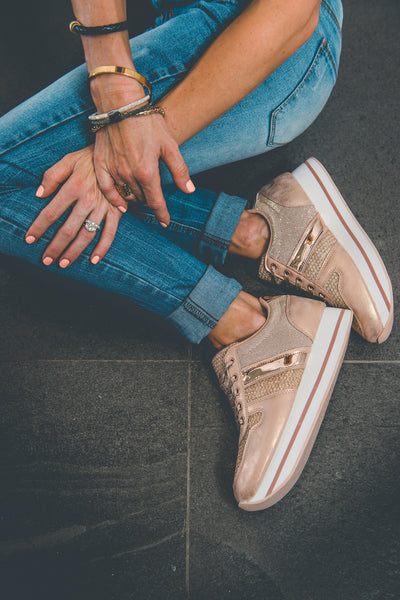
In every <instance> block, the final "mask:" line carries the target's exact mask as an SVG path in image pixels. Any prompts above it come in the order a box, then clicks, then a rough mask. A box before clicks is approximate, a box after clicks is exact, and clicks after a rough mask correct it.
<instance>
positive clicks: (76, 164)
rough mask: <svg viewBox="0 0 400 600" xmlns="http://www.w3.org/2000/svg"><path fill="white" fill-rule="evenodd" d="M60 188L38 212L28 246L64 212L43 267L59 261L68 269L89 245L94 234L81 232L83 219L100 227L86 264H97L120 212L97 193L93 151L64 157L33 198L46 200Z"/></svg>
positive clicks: (115, 225)
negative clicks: (70, 209) (98, 235)
mask: <svg viewBox="0 0 400 600" xmlns="http://www.w3.org/2000/svg"><path fill="white" fill-rule="evenodd" d="M60 185H61V187H60V189H59V190H58V192H57V194H56V195H55V196H54V198H53V199H52V200H51V201H50V202H49V204H47V206H46V207H45V208H44V209H43V210H42V211H41V213H40V214H39V216H38V217H37V219H35V221H34V222H33V223H32V225H31V226H30V228H29V229H28V231H27V233H26V237H25V240H26V242H27V243H28V244H32V243H34V242H36V241H37V240H38V239H39V238H40V237H41V236H42V235H43V234H44V233H45V231H47V229H48V228H49V227H50V225H52V224H53V223H55V222H56V221H57V220H58V219H59V218H60V217H61V216H62V215H63V214H64V213H65V211H66V210H67V209H68V208H70V207H71V206H73V208H72V211H71V214H70V215H69V216H68V218H67V220H66V221H65V223H64V224H63V225H61V227H60V228H59V230H58V231H57V233H56V235H55V236H54V238H53V239H52V241H51V242H50V244H49V245H48V246H47V248H46V250H45V252H44V254H43V263H44V264H45V265H47V266H48V265H51V264H52V263H53V262H54V261H55V260H56V259H58V258H59V265H60V267H61V268H65V267H68V266H69V265H70V264H72V263H73V262H74V260H76V259H77V258H78V256H79V255H80V254H81V253H82V252H83V251H84V250H85V248H86V247H87V246H88V245H89V244H90V243H91V242H92V241H93V239H94V237H95V235H96V231H94V232H90V231H87V230H86V229H85V227H84V226H83V225H84V222H85V220H86V219H89V220H90V221H93V222H94V223H96V224H97V225H100V224H101V223H102V222H103V221H104V226H103V229H102V231H101V234H100V239H99V241H98V243H97V245H96V247H95V249H94V250H93V252H92V254H91V257H90V260H91V262H92V263H93V264H97V263H98V262H99V261H100V260H101V259H102V258H103V257H104V255H105V254H106V253H107V251H108V250H109V248H110V246H111V244H112V242H113V240H114V237H115V233H116V231H117V228H118V223H119V220H120V218H121V216H122V214H121V212H120V211H119V210H118V209H117V208H115V207H114V206H112V205H111V204H110V203H109V202H108V201H107V199H106V198H105V197H104V196H103V194H102V192H101V191H100V189H99V187H98V184H97V180H96V175H95V172H94V165H93V147H92V146H89V147H87V148H84V149H83V150H79V151H78V152H73V153H71V154H67V155H66V156H64V158H62V159H61V160H60V161H59V162H57V163H56V164H55V165H53V166H52V167H51V168H50V169H48V170H47V171H46V172H45V174H44V176H43V180H42V183H41V185H40V186H39V188H38V190H37V192H36V195H37V196H38V197H39V198H46V197H47V196H49V195H50V194H52V193H54V192H55V191H56V190H57V188H58V187H59V186H60Z"/></svg>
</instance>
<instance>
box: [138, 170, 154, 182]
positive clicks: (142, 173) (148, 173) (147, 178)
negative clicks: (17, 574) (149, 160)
mask: <svg viewBox="0 0 400 600" xmlns="http://www.w3.org/2000/svg"><path fill="white" fill-rule="evenodd" d="M137 176H138V179H139V181H140V182H141V183H142V184H143V185H148V184H150V183H151V181H152V180H153V176H154V172H153V169H152V168H151V167H150V166H148V165H141V166H140V167H139V168H138V173H137Z"/></svg>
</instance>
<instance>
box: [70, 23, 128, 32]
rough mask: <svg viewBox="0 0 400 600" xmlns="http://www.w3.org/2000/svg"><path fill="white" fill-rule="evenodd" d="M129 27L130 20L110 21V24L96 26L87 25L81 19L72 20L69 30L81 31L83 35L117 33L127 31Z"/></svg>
mask: <svg viewBox="0 0 400 600" xmlns="http://www.w3.org/2000/svg"><path fill="white" fill-rule="evenodd" d="M127 29H128V21H120V22H119V23H110V24H109V25H98V26H96V27H85V25H82V23H81V22H80V21H71V23H70V24H69V30H70V31H71V32H72V33H80V34H81V35H105V34H107V33H115V32H117V31H125V30H127Z"/></svg>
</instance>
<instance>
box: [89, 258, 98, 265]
mask: <svg viewBox="0 0 400 600" xmlns="http://www.w3.org/2000/svg"><path fill="white" fill-rule="evenodd" d="M99 260H100V256H93V258H91V259H90V261H91V263H92V265H97V263H98V262H99Z"/></svg>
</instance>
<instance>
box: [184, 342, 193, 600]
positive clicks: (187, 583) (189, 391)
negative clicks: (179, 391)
mask: <svg viewBox="0 0 400 600" xmlns="http://www.w3.org/2000/svg"><path fill="white" fill-rule="evenodd" d="M191 402H192V346H191V345H190V346H189V356H188V388H187V403H188V408H187V420H188V424H187V463H186V549H185V552H186V561H185V590H186V600H188V599H189V594H190V580H189V574H190V419H191V412H192V411H191V408H192V407H191Z"/></svg>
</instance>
